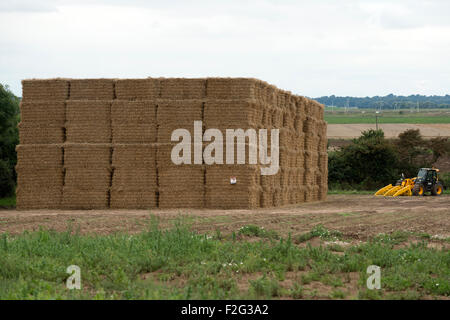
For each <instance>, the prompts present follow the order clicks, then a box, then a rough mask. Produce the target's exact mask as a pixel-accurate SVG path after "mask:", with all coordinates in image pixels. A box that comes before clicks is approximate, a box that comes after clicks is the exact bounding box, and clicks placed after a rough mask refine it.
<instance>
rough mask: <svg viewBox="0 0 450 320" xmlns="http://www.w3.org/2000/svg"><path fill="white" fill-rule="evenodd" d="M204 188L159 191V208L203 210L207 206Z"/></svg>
mask: <svg viewBox="0 0 450 320" xmlns="http://www.w3.org/2000/svg"><path fill="white" fill-rule="evenodd" d="M204 195H205V191H204V188H203V186H201V187H197V188H179V189H177V188H175V189H172V188H169V189H160V191H159V208H203V207H204V206H205V196H204Z"/></svg>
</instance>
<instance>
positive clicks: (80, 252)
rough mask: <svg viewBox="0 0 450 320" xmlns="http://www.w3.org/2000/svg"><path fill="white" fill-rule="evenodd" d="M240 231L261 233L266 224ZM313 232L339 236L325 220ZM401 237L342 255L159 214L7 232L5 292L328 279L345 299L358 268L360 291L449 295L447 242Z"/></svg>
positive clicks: (209, 288) (236, 288) (151, 289)
mask: <svg viewBox="0 0 450 320" xmlns="http://www.w3.org/2000/svg"><path fill="white" fill-rule="evenodd" d="M244 230H246V231H243V232H249V233H250V234H251V235H254V234H255V232H256V233H257V234H258V235H259V236H261V234H260V232H261V230H260V229H256V228H246V229H244ZM250 230H251V231H250ZM257 230H259V231H257ZM237 233H239V231H237ZM263 234H264V233H263ZM309 234H310V235H312V236H313V237H320V238H325V239H328V238H335V237H339V236H340V233H338V232H335V231H329V230H327V229H325V228H323V227H322V226H317V227H315V228H314V229H313V230H311V231H310V232H309ZM404 239H405V235H404V234H402V233H397V234H394V235H390V236H385V235H380V236H378V237H375V238H373V239H371V240H370V241H369V242H367V243H363V244H361V245H357V246H352V247H349V248H347V249H346V250H345V252H344V253H343V254H342V255H336V254H335V253H333V252H332V251H331V250H330V249H328V248H326V247H312V246H310V245H307V246H306V247H302V248H300V247H299V246H296V245H295V244H294V243H293V241H292V240H291V239H290V238H287V239H286V238H279V239H277V240H276V239H273V238H272V240H271V241H263V239H261V241H246V240H245V238H241V239H239V237H237V238H235V239H224V238H222V239H219V238H216V237H211V236H207V235H202V234H197V233H195V232H192V231H190V228H189V226H188V225H186V224H182V223H177V224H175V226H174V227H173V228H171V229H168V230H161V229H160V228H159V227H158V223H157V221H155V220H154V219H153V221H152V223H151V225H150V226H149V227H148V229H147V230H145V231H144V232H141V233H139V234H135V235H128V234H125V233H116V234H110V235H96V234H93V235H80V234H79V233H77V232H74V231H72V230H70V229H68V230H67V231H66V232H62V233H58V232H54V231H48V230H43V229H41V230H39V231H35V232H24V233H23V234H21V235H15V236H11V235H8V234H2V235H0V266H1V268H0V299H260V298H264V299H266V298H280V297H292V298H295V299H299V298H311V297H316V296H318V293H317V292H314V290H313V291H309V292H307V293H305V289H304V286H305V285H307V284H309V283H312V282H315V281H320V282H322V283H324V284H326V285H327V286H329V287H330V291H329V292H328V293H327V295H328V296H330V297H332V298H333V299H342V298H343V293H342V292H341V291H340V290H339V288H340V287H341V286H343V284H344V282H343V279H346V275H349V274H350V273H354V272H357V273H359V274H360V279H359V283H358V284H357V286H358V288H356V289H357V290H356V291H359V292H360V294H359V297H360V298H364V299H378V298H383V297H386V296H387V295H388V294H395V295H397V296H398V297H399V298H417V297H421V296H422V295H431V296H436V297H439V296H448V295H450V284H449V283H448V279H449V277H450V271H449V270H450V253H449V252H448V250H444V249H441V250H437V249H431V248H428V247H427V245H426V240H424V242H423V243H422V242H421V243H419V244H410V245H409V246H405V247H402V248H398V249H397V248H394V246H395V244H396V243H397V242H398V241H401V240H404ZM372 264H375V265H378V266H380V267H381V269H382V271H381V275H382V281H381V283H382V289H381V290H377V291H370V290H367V289H365V282H366V279H367V274H366V269H367V266H369V265H372ZM69 265H77V266H79V267H80V268H81V286H82V289H81V290H68V289H67V288H66V286H65V281H66V280H67V278H68V276H69V275H68V274H67V273H66V269H67V267H68V266H69ZM299 270H307V273H305V272H302V273H301V279H299V280H300V282H299V283H298V284H293V285H290V286H289V287H286V288H285V286H284V285H283V283H284V281H286V275H287V274H288V272H291V273H292V272H294V273H296V272H297V271H299ZM254 275H258V277H257V278H256V279H255V277H254ZM299 276H300V274H299ZM246 279H252V280H246ZM401 294H403V295H401ZM321 295H322V293H321ZM345 298H348V297H347V296H345Z"/></svg>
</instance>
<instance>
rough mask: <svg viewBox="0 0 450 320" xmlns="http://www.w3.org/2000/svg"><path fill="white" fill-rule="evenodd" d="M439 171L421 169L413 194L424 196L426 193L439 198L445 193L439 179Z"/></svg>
mask: <svg viewBox="0 0 450 320" xmlns="http://www.w3.org/2000/svg"><path fill="white" fill-rule="evenodd" d="M438 172H439V169H435V168H421V169H420V170H419V172H418V173H417V178H416V181H415V184H414V188H413V194H414V195H418V196H422V195H423V194H424V193H425V192H430V193H431V194H432V195H434V196H439V195H441V194H442V192H443V186H442V184H441V183H440V182H439V178H438Z"/></svg>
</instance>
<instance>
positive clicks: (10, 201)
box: [0, 196, 16, 208]
mask: <svg viewBox="0 0 450 320" xmlns="http://www.w3.org/2000/svg"><path fill="white" fill-rule="evenodd" d="M15 207H16V197H15V196H12V197H7V198H0V208H15Z"/></svg>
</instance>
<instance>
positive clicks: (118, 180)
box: [112, 166, 158, 191]
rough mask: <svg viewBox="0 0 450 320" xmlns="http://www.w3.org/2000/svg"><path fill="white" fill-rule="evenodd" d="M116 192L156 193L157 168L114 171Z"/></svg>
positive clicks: (123, 168) (126, 168) (128, 167)
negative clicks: (144, 191) (147, 191)
mask: <svg viewBox="0 0 450 320" xmlns="http://www.w3.org/2000/svg"><path fill="white" fill-rule="evenodd" d="M112 187H113V189H114V190H125V191H141V190H149V191H150V190H153V191H156V190H157V188H158V186H157V176H156V168H155V167H132V166H125V167H118V168H115V169H114V174H113V178H112Z"/></svg>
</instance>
